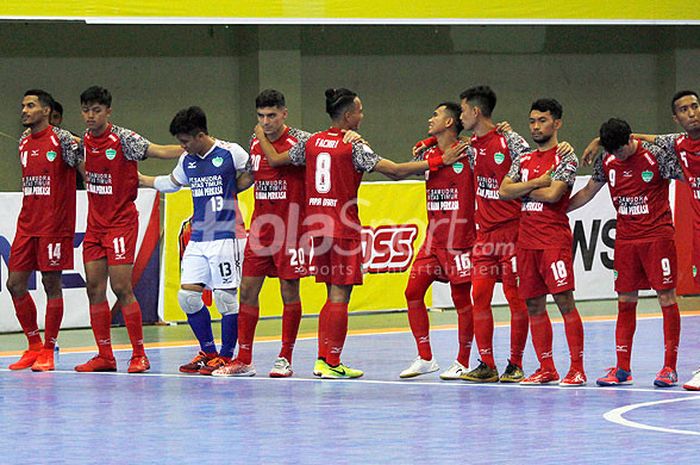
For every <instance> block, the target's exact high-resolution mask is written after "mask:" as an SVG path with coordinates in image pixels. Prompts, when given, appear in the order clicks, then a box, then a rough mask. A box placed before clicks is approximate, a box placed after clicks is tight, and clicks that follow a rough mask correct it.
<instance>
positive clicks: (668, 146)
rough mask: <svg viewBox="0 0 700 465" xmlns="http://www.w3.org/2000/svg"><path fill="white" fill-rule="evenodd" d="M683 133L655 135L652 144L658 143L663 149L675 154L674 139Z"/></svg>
mask: <svg viewBox="0 0 700 465" xmlns="http://www.w3.org/2000/svg"><path fill="white" fill-rule="evenodd" d="M682 135H683V134H664V135H662V136H656V139H654V145H658V146H659V147H661V148H662V149H664V150H665V151H667V152H669V153H672V154H675V153H676V140H678V138H679V137H681V136H682Z"/></svg>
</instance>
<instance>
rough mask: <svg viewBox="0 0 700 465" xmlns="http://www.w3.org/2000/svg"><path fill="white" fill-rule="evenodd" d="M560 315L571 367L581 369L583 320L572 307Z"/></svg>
mask: <svg viewBox="0 0 700 465" xmlns="http://www.w3.org/2000/svg"><path fill="white" fill-rule="evenodd" d="M562 316H563V317H564V330H565V331H566V342H567V343H568V344H569V354H570V357H571V367H572V368H576V369H577V370H580V371H583V321H581V315H579V313H578V310H576V307H574V309H573V310H571V311H570V312H569V313H566V314H564V315H562Z"/></svg>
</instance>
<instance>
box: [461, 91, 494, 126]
mask: <svg viewBox="0 0 700 465" xmlns="http://www.w3.org/2000/svg"><path fill="white" fill-rule="evenodd" d="M459 98H460V100H466V101H467V103H468V104H469V105H471V106H473V107H479V109H481V113H482V114H483V115H484V116H485V117H487V118H490V117H491V114H492V113H493V109H494V108H496V93H495V92H494V91H493V89H491V88H490V87H489V86H476V87H470V88H469V89H467V90H465V91H464V92H462V93H461V94H459Z"/></svg>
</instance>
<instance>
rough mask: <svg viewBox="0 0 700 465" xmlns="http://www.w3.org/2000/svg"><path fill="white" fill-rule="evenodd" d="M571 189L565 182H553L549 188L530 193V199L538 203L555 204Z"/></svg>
mask: <svg viewBox="0 0 700 465" xmlns="http://www.w3.org/2000/svg"><path fill="white" fill-rule="evenodd" d="M568 189H569V185H568V184H567V183H565V182H564V181H552V184H550V185H549V186H547V187H540V188H539V189H535V190H533V191H532V192H530V194H529V195H530V198H531V199H532V200H536V201H538V202H544V203H555V202H558V201H559V199H560V198H561V196H562V195H564V193H565V192H566V191H567V190H568Z"/></svg>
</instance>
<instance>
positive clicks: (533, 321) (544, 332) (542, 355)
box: [530, 310, 556, 370]
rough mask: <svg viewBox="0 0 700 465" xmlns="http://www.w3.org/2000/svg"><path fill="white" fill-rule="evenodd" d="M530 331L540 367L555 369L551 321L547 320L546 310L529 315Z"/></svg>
mask: <svg viewBox="0 0 700 465" xmlns="http://www.w3.org/2000/svg"><path fill="white" fill-rule="evenodd" d="M530 332H531V333H532V345H533V346H535V353H536V354H537V360H539V362H540V367H541V368H542V369H545V370H555V369H556V368H555V367H554V359H553V358H552V322H551V321H549V314H548V313H547V311H546V310H545V311H544V312H542V313H540V314H538V315H530Z"/></svg>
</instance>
